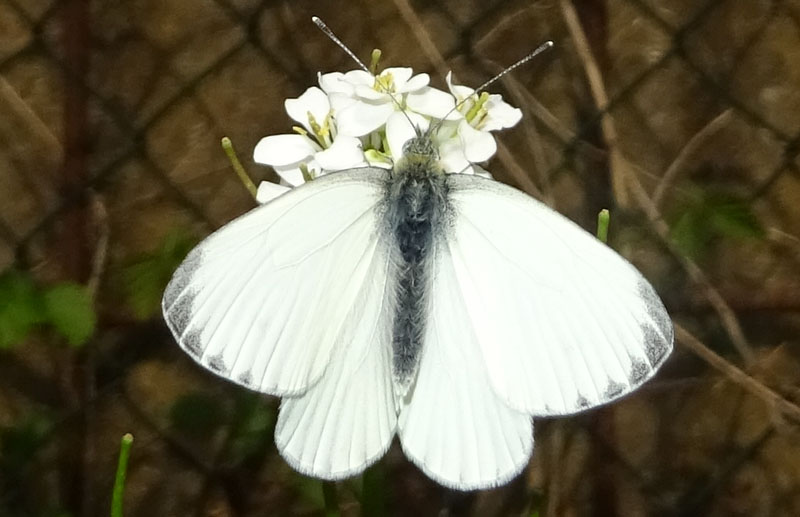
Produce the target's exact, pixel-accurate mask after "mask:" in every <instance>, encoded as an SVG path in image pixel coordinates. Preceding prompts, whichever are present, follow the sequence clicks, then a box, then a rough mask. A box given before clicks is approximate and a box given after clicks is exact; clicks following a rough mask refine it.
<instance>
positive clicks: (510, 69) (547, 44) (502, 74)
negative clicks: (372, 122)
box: [432, 40, 554, 131]
mask: <svg viewBox="0 0 800 517" xmlns="http://www.w3.org/2000/svg"><path fill="white" fill-rule="evenodd" d="M553 45H554V43H553V41H552V40H547V41H545V42H544V43H542V44H541V45H539V46H538V47H536V49H535V50H534V51H533V52H531V53H530V54H528V55H527V56H525V57H523V58H522V59H520V60H519V61H517V62H516V63H514V64H513V65H511V66H507V67H506V68H504V69H503V71H501V72H500V73H499V74H497V75H496V76H494V77H492V78H491V79H489V80H488V81H486V82H485V83H483V84H482V85H480V86H478V87H477V88H475V91H474V92H472V94H471V95H468V96H467V97H466V98H465V99H462V100H461V101H460V102H458V103H456V105H455V106H454V107H453V109H451V110H450V111H448V112H447V115H445V116H444V117H442V119H441V120H439V122H438V123H437V124H436V125H435V126H432V131H433V130H438V129H439V128H440V127H441V125H442V123H444V121H445V119H447V117H449V116H450V114H451V113H453V112H454V111H456V110H457V109H458V108H460V107H461V106H462V105H463V104H464V103H465V102H467V101H468V100H469V99H471V98H472V97H473V96H477V95H478V94H480V93H481V92H482V91H484V90H485V89H486V88H488V87H489V86H490V85H492V84H494V83H495V82H497V81H499V80H500V79H502V78H503V77H505V76H506V75H508V74H510V73H511V72H513V71H514V70H516V69H517V68H519V67H521V66H522V65H524V64H525V63H527V62H528V61H530V60H531V59H533V58H535V57H536V56H538V55H539V54H541V53H542V52H544V51H545V50H549V49H551V48H553Z"/></svg>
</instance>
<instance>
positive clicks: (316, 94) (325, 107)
mask: <svg viewBox="0 0 800 517" xmlns="http://www.w3.org/2000/svg"><path fill="white" fill-rule="evenodd" d="M283 105H284V106H285V107H286V113H288V114H289V116H290V117H292V119H294V120H295V121H296V122H299V123H300V124H302V125H303V127H305V128H306V129H307V130H308V131H311V125H310V124H309V123H308V113H309V112H310V113H311V115H312V116H313V117H314V118H315V119H316V121H317V122H318V123H320V124H322V122H323V121H324V120H325V117H327V116H328V113H329V112H330V110H331V105H330V102H329V101H328V96H327V95H325V92H323V91H322V90H320V89H319V88H317V87H316V86H312V87H311V88H309V89H308V90H306V91H305V92H304V93H303V95H301V96H300V97H298V98H296V99H286V101H284V103H283Z"/></svg>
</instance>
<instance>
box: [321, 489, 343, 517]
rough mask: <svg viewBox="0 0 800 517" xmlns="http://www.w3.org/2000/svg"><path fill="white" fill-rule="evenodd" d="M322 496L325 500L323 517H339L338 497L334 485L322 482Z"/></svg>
mask: <svg viewBox="0 0 800 517" xmlns="http://www.w3.org/2000/svg"><path fill="white" fill-rule="evenodd" d="M322 495H323V497H324V498H325V516H326V517H339V495H338V494H337V493H336V483H334V482H333V481H323V482H322Z"/></svg>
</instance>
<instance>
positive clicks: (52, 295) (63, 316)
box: [44, 282, 97, 346]
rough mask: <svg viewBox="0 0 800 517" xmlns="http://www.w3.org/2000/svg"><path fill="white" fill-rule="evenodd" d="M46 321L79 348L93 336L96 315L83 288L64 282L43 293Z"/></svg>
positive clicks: (90, 300)
mask: <svg viewBox="0 0 800 517" xmlns="http://www.w3.org/2000/svg"><path fill="white" fill-rule="evenodd" d="M44 306H45V312H46V313H47V319H48V321H49V323H50V324H51V325H52V326H53V328H54V329H55V330H56V332H58V333H59V334H61V335H62V336H63V337H64V339H66V340H67V343H69V344H70V345H72V346H81V345H83V344H84V343H86V341H88V340H89V338H90V337H92V334H94V329H95V325H96V324H97V315H96V314H95V312H94V307H93V304H92V299H91V297H90V296H89V293H88V291H87V290H86V288H85V287H83V286H82V285H79V284H75V283H72V282H64V283H61V284H57V285H55V286H53V287H51V288H49V289H48V290H47V291H46V292H45V293H44Z"/></svg>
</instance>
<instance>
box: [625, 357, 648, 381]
mask: <svg viewBox="0 0 800 517" xmlns="http://www.w3.org/2000/svg"><path fill="white" fill-rule="evenodd" d="M651 371H652V368H651V367H650V365H648V364H647V363H646V362H644V360H643V359H641V358H639V357H631V371H630V373H629V374H628V375H629V376H628V380H629V381H630V383H631V385H632V386H638V385H639V384H641V383H642V382H644V381H645V379H647V377H648V376H649V375H650V372H651Z"/></svg>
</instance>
